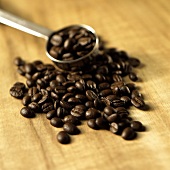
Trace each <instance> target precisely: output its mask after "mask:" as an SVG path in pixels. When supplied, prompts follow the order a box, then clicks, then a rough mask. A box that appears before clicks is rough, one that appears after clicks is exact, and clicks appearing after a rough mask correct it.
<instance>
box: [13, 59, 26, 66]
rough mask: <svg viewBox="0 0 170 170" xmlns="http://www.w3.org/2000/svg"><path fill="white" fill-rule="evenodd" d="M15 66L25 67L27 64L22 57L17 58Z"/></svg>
mask: <svg viewBox="0 0 170 170" xmlns="http://www.w3.org/2000/svg"><path fill="white" fill-rule="evenodd" d="M14 64H15V65H16V66H23V65H24V64H25V62H24V61H23V60H22V59H21V57H16V58H15V59H14Z"/></svg>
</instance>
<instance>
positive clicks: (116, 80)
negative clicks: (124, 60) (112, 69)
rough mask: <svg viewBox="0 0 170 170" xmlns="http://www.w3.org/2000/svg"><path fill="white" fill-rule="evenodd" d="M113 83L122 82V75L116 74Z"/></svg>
mask: <svg viewBox="0 0 170 170" xmlns="http://www.w3.org/2000/svg"><path fill="white" fill-rule="evenodd" d="M113 81H114V82H122V77H121V76H120V75H117V74H114V75H113Z"/></svg>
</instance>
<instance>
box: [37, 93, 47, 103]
mask: <svg viewBox="0 0 170 170" xmlns="http://www.w3.org/2000/svg"><path fill="white" fill-rule="evenodd" d="M48 100H49V97H48V95H44V96H42V98H41V100H39V101H38V104H43V103H45V102H47V101H48Z"/></svg>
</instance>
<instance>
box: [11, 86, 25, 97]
mask: <svg viewBox="0 0 170 170" xmlns="http://www.w3.org/2000/svg"><path fill="white" fill-rule="evenodd" d="M9 92H10V95H11V96H12V97H15V98H17V99H21V98H23V96H24V91H23V89H22V88H20V87H17V86H16V87H11V88H10V90H9Z"/></svg>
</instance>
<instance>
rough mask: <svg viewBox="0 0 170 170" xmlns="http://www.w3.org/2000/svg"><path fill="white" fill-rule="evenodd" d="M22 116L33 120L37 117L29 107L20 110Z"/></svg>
mask: <svg viewBox="0 0 170 170" xmlns="http://www.w3.org/2000/svg"><path fill="white" fill-rule="evenodd" d="M20 114H21V115H22V116H23V117H26V118H33V117H35V112H34V111H33V110H31V109H30V108H28V107H23V108H22V109H21V110H20Z"/></svg>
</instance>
